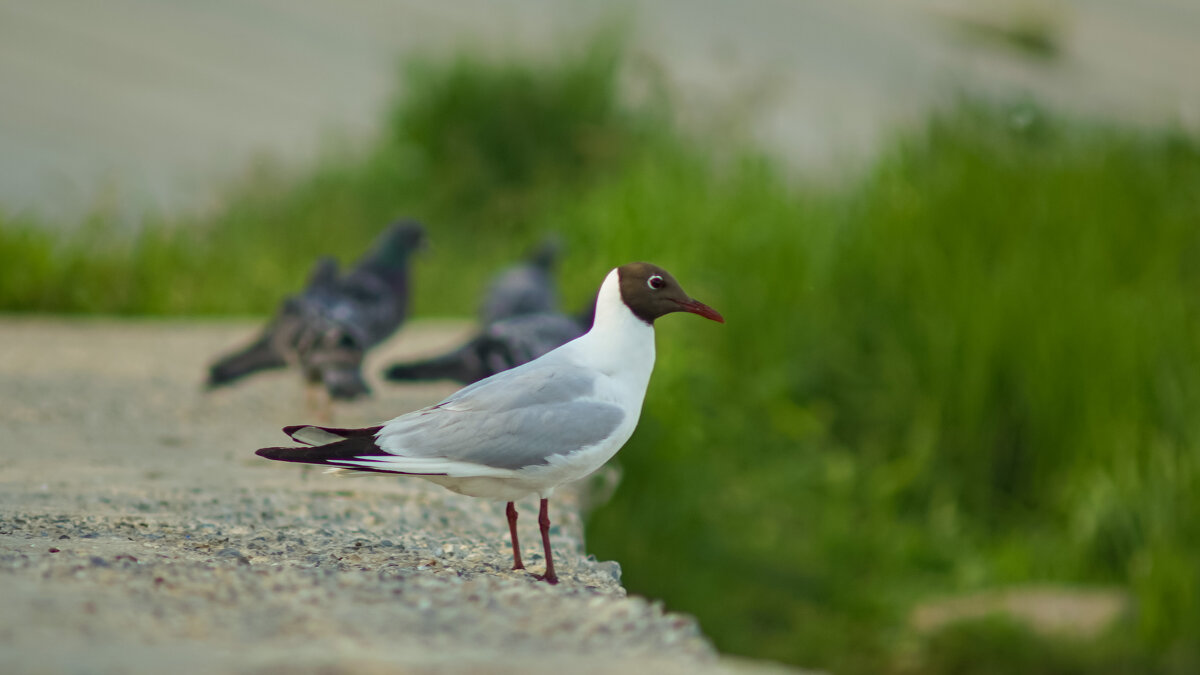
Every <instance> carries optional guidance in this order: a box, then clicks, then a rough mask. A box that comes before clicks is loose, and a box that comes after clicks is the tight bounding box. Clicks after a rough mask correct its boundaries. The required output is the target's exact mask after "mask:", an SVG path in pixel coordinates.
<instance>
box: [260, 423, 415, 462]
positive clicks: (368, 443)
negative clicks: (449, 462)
mask: <svg viewBox="0 0 1200 675" xmlns="http://www.w3.org/2000/svg"><path fill="white" fill-rule="evenodd" d="M382 428H383V427H366V428H363V429H337V428H334V427H316V426H294V427H284V429H283V432H284V433H285V434H287V435H288V436H291V437H292V440H294V441H297V442H300V443H303V444H304V445H303V446H301V447H298V448H262V449H260V450H256V451H255V453H254V454H256V455H258V456H259V457H266V458H267V459H274V460H278V461H280V462H299V463H301V464H324V465H326V466H331V467H335V469H338V470H339V471H337V472H338V473H341V472H342V471H343V470H344V471H346V472H347V473H361V472H363V471H372V470H371V469H365V468H362V467H352V468H349V469H348V467H347V466H346V465H345V464H344V462H346V461H347V460H351V461H352V460H355V459H362V458H364V457H388V456H390V455H389V453H386V452H384V451H383V450H381V449H380V448H379V446H378V445H376V444H375V434H376V433H378V432H379V430H380V429H382ZM374 472H375V473H397V472H395V471H380V470H375V471H374Z"/></svg>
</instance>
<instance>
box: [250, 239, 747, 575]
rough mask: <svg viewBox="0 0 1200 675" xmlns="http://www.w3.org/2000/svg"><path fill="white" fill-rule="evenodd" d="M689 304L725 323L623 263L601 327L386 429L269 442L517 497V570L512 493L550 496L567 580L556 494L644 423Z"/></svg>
mask: <svg viewBox="0 0 1200 675" xmlns="http://www.w3.org/2000/svg"><path fill="white" fill-rule="evenodd" d="M672 312H691V313H693V314H698V315H700V316H702V317H705V318H707V319H712V320H713V321H718V322H722V323H724V319H723V318H722V317H721V315H720V314H718V313H717V312H716V310H714V309H712V308H711V307H709V306H707V305H705V304H703V303H701V302H699V301H697V300H693V299H692V298H690V297H688V295H687V294H686V293H684V291H683V289H682V288H680V286H679V284H678V283H677V282H676V281H675V279H674V278H673V277H672V276H671V275H670V274H669V273H668V272H667V271H666V270H664V269H662V268H661V267H658V266H656V265H651V264H649V263H642V262H637V263H629V264H628V265H622V266H621V267H618V268H616V269H614V270H612V271H611V272H609V273H608V275H607V276H606V277H605V278H604V283H603V284H602V285H601V286H600V292H599V294H598V296H597V300H596V318H595V322H594V324H593V326H592V329H591V330H590V331H588V332H587V333H585V334H584V335H582V336H580V337H579V338H577V339H575V340H572V341H571V342H568V343H566V344H565V345H563V346H561V347H559V348H558V349H555V350H554V351H551V352H550V353H548V354H546V355H545V356H542V357H541V358H539V359H535V360H533V361H530V362H528V363H526V364H524V365H521V366H518V367H516V368H513V369H512V370H506V371H504V372H502V373H498V374H496V375H493V376H492V377H489V378H487V379H484V380H480V381H479V382H476V383H475V384H472V385H470V386H467V387H464V388H463V389H460V390H459V391H457V392H455V393H454V394H451V395H450V396H449V397H447V398H446V399H445V400H444V401H442V402H441V403H438V404H436V405H432V406H429V407H428V408H423V409H421V410H417V411H414V412H411V413H408V414H406V415H401V416H400V417H397V418H395V419H393V420H391V421H389V422H387V423H385V424H383V425H381V426H376V427H367V428H364V429H331V428H323V427H316V426H295V427H286V428H285V429H284V432H285V433H287V434H288V435H289V436H291V437H292V438H293V439H294V440H296V441H299V442H301V443H304V444H306V447H292V448H263V449H261V450H259V451H258V454H259V455H261V456H262V457H266V458H267V459H276V460H282V461H285V462H304V463H308V464H325V465H329V466H332V467H336V468H338V469H342V470H347V471H352V472H361V471H370V472H379V473H398V474H408V475H414V476H420V477H421V478H424V479H426V480H429V481H432V482H434V483H437V484H438V485H441V486H442V487H445V488H447V489H450V490H453V491H454V492H458V493H461V494H465V495H469V496H472V497H480V498H484V499H495V500H502V501H506V502H508V506H507V515H508V524H509V533H510V535H511V537H512V546H513V569H523V568H524V564H522V562H521V549H520V545H519V544H518V540H517V511H516V507H515V506H514V504H513V502H514V501H516V500H518V499H521V498H523V497H525V496H527V495H530V494H536V495H537V496H538V497H539V498H540V500H541V504H540V512H539V514H538V524H539V525H540V527H541V534H542V546H543V548H544V550H545V553H546V573H545V574H544V575H542V576H541V578H542V579H544V580H545V581H548V582H550V583H552V584H553V583H557V582H558V577H557V575H555V573H554V558H553V556H552V555H551V551H550V517H549V515H548V512H547V506H548V500H549V498H550V496H551V494H552V493H553V491H554V489H555V488H556V487H558V486H559V485H562V484H564V483H568V482H570V481H574V480H578V479H580V478H583V477H584V476H587V475H588V474H590V473H592V472H593V471H595V470H596V469H598V468H600V466H601V465H603V464H604V463H605V462H607V461H608V460H609V459H610V458H611V457H612V456H613V455H614V454H616V452H617V450H619V449H620V448H621V446H622V445H624V444H625V442H626V441H628V440H629V437H630V436H631V435H632V434H633V430H634V427H636V426H637V421H638V416H639V415H640V414H641V410H642V399H643V398H645V395H646V385H647V384H649V382H650V372H651V370H653V368H654V320H655V319H657V318H659V317H660V316H663V315H664V314H670V313H672Z"/></svg>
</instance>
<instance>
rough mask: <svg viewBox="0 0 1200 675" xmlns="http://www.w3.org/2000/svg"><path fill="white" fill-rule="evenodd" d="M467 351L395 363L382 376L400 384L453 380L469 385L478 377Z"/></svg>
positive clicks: (475, 365) (475, 367)
mask: <svg viewBox="0 0 1200 675" xmlns="http://www.w3.org/2000/svg"><path fill="white" fill-rule="evenodd" d="M472 354H473V352H471V351H470V350H468V349H465V348H464V349H456V350H454V351H452V352H448V353H446V354H442V355H440V356H434V357H431V358H428V359H424V360H421V361H410V362H408V363H397V364H395V365H393V366H391V367H390V368H388V369H387V370H386V371H384V373H383V376H384V377H385V378H386V379H389V380H397V381H401V382H428V381H430V380H454V381H456V382H461V383H463V384H470V383H472V382H474V381H476V380H479V379H481V377H479V374H478V371H479V368H478V366H477V364H475V363H474V362H475V361H476V360H477V359H474V358H473V357H472Z"/></svg>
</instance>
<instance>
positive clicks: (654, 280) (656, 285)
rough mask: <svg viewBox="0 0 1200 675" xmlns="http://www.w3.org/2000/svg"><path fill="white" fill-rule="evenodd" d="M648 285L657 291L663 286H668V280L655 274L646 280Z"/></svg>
mask: <svg viewBox="0 0 1200 675" xmlns="http://www.w3.org/2000/svg"><path fill="white" fill-rule="evenodd" d="M646 285H647V286H649V287H650V288H651V289H652V290H655V291H657V290H658V289H660V288H662V287H663V286H666V285H667V282H665V281H663V278H662V277H661V276H659V275H657V274H655V275H654V276H652V277H650V278H649V279H647V280H646Z"/></svg>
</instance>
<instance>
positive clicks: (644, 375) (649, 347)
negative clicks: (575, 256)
mask: <svg viewBox="0 0 1200 675" xmlns="http://www.w3.org/2000/svg"><path fill="white" fill-rule="evenodd" d="M577 342H579V343H582V344H580V345H579V346H580V347H582V348H583V349H582V351H583V353H586V354H587V359H588V361H589V362H590V365H591V366H592V367H593V368H596V369H597V370H600V371H602V372H604V373H606V374H608V375H613V376H617V377H620V378H621V379H626V378H627V381H628V383H629V384H630V385H631V386H634V387H637V388H638V389H640V390H642V391H643V392H644V391H645V389H646V384H647V383H648V382H649V381H650V371H651V370H653V369H654V327H653V326H652V325H650V324H648V323H646V322H645V321H642V320H641V319H639V318H637V317H636V316H634V314H633V312H632V311H631V310H630V309H629V306H628V305H626V304H625V301H624V300H622V299H621V282H620V279H619V277H618V273H617V270H615V269H614V270H612V271H611V272H609V273H608V276H606V277H604V283H603V284H601V285H600V294H599V296H598V297H597V298H596V320H595V322H594V323H593V324H592V329H591V330H590V331H588V333H587V334H586V335H584V336H583V337H581V338H579V339H578V340H577Z"/></svg>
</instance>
